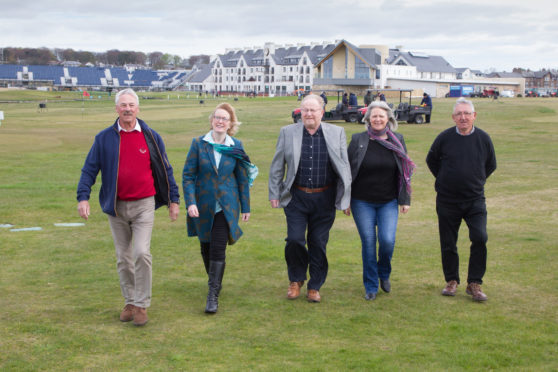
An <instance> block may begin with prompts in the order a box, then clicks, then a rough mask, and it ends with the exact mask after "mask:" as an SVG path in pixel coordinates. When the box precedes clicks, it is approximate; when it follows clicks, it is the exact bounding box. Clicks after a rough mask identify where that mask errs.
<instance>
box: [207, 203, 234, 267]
mask: <svg viewBox="0 0 558 372" xmlns="http://www.w3.org/2000/svg"><path fill="white" fill-rule="evenodd" d="M210 239H211V240H210V242H209V243H204V242H201V246H202V248H203V247H204V246H205V247H207V246H208V245H209V260H210V261H219V262H224V261H225V250H226V249H227V242H228V240H229V225H228V224H227V219H226V218H225V214H224V213H223V211H221V212H219V213H217V214H216V215H215V216H214V217H213V227H212V228H211V238H210Z"/></svg>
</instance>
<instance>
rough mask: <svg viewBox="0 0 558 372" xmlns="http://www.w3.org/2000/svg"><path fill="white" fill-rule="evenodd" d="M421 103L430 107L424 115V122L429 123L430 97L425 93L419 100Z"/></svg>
mask: <svg viewBox="0 0 558 372" xmlns="http://www.w3.org/2000/svg"><path fill="white" fill-rule="evenodd" d="M420 104H421V105H425V106H427V107H429V108H430V114H428V115H424V117H425V119H426V123H430V115H431V114H432V98H430V96H429V95H428V94H426V93H424V94H423V95H422V101H420Z"/></svg>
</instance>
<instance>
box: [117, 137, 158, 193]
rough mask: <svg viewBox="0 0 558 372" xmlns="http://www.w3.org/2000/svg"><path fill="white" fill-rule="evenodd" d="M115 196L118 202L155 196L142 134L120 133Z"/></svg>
mask: <svg viewBox="0 0 558 372" xmlns="http://www.w3.org/2000/svg"><path fill="white" fill-rule="evenodd" d="M116 190H117V196H118V199H120V200H127V201H130V200H139V199H143V198H147V197H149V196H153V195H155V185H154V181H153V174H152V173H151V160H150V158H149V148H148V147H147V143H146V142H145V137H144V136H143V133H141V132H138V131H137V130H134V131H132V132H124V131H120V159H119V165H118V184H117V189H116Z"/></svg>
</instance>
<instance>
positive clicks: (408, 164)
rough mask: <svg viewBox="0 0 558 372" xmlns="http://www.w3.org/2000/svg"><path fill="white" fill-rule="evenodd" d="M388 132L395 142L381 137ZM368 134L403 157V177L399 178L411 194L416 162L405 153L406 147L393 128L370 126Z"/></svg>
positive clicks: (389, 137)
mask: <svg viewBox="0 0 558 372" xmlns="http://www.w3.org/2000/svg"><path fill="white" fill-rule="evenodd" d="M384 133H386V134H387V136H388V139H391V140H392V141H393V142H390V141H388V140H385V139H383V138H380V137H379V136H381V135H382V134H384ZM368 136H369V137H370V139H373V140H374V141H377V142H378V143H379V144H380V145H382V146H384V147H385V148H387V149H388V150H391V151H393V152H394V153H395V155H397V156H398V157H399V158H400V159H401V167H402V168H403V179H400V180H399V186H400V187H401V186H402V183H404V184H405V187H406V188H407V192H408V193H409V195H411V177H412V175H413V171H414V170H415V168H416V165H415V163H413V161H412V160H411V158H409V156H408V155H407V153H405V148H404V147H403V145H402V144H401V142H399V140H398V139H397V137H396V136H395V134H393V132H392V131H391V130H389V129H388V127H387V125H386V127H385V128H384V130H382V131H375V130H373V129H372V128H371V127H370V126H368Z"/></svg>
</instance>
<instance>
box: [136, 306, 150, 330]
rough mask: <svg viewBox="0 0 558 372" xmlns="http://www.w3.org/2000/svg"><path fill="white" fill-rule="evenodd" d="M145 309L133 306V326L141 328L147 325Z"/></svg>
mask: <svg viewBox="0 0 558 372" xmlns="http://www.w3.org/2000/svg"><path fill="white" fill-rule="evenodd" d="M148 320H149V319H147V309H146V308H145V307H137V306H134V325H136V326H142V325H145V324H146V323H147V321H148Z"/></svg>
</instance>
